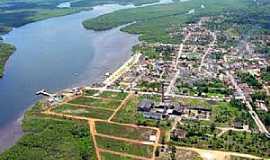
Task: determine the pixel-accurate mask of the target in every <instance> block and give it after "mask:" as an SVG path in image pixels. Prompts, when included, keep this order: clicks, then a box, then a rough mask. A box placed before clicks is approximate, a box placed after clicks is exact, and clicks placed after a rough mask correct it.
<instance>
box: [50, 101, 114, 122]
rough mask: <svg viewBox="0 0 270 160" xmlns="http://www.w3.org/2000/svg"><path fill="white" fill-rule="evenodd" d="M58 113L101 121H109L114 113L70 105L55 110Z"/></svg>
mask: <svg viewBox="0 0 270 160" xmlns="http://www.w3.org/2000/svg"><path fill="white" fill-rule="evenodd" d="M53 111H54V112H58V113H66V114H70V115H75V116H82V117H91V118H99V119H108V118H109V117H110V116H111V115H112V113H113V111H109V110H103V109H98V108H81V107H76V106H73V105H69V104H64V105H61V106H58V107H57V108H55V109H54V110H53Z"/></svg>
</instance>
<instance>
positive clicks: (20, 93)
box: [0, 0, 171, 153]
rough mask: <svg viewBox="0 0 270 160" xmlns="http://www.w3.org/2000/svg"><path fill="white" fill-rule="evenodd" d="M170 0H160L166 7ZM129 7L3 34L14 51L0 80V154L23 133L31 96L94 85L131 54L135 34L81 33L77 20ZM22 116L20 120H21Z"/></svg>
mask: <svg viewBox="0 0 270 160" xmlns="http://www.w3.org/2000/svg"><path fill="white" fill-rule="evenodd" d="M168 2H171V0H162V1H161V2H160V3H168ZM133 7H134V6H133V5H126V6H121V5H117V4H113V5H102V6H96V7H94V8H93V10H90V11H84V12H80V13H77V14H73V15H68V16H63V17H56V18H51V19H48V20H43V21H38V22H35V23H31V24H27V25H25V26H22V27H19V28H16V29H14V30H13V31H12V32H10V33H9V34H7V35H5V36H4V39H5V42H8V43H11V44H14V45H15V46H16V48H17V50H16V52H15V53H14V54H13V55H12V56H11V57H10V59H9V60H8V62H7V64H6V67H5V75H4V77H3V78H2V79H0V153H1V152H2V151H3V150H4V149H5V148H7V147H9V146H10V145H12V144H14V143H15V142H16V140H17V139H18V138H19V137H20V136H21V135H22V131H21V128H20V123H19V122H20V120H21V119H22V115H23V113H24V112H25V110H26V109H27V108H28V107H29V106H31V105H33V104H34V103H35V102H36V101H37V100H38V99H40V97H38V96H35V92H36V91H38V90H40V89H43V88H45V89H48V90H49V91H50V92H55V91H58V90H62V89H65V88H69V87H73V86H81V85H85V84H91V83H94V82H99V81H101V80H102V79H103V77H104V74H105V73H106V72H113V71H114V70H116V69H117V68H118V67H120V66H121V64H123V63H124V62H125V61H126V60H127V59H128V58H129V57H130V55H131V54H132V52H131V48H132V46H133V45H135V44H137V43H138V42H139V41H138V36H137V35H131V34H127V33H124V32H121V31H120V30H119V28H114V29H111V30H108V31H100V32H95V31H90V30H85V29H84V28H83V26H82V24H81V22H82V21H83V20H85V19H88V18H94V17H97V16H99V15H103V14H106V13H110V12H113V11H116V10H119V9H125V8H133ZM20 117H21V118H20Z"/></svg>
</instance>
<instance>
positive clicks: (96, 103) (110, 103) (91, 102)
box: [69, 97, 121, 109]
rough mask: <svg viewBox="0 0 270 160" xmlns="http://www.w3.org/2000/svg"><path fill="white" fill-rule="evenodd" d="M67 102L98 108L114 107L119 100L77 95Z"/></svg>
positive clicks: (117, 104)
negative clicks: (77, 96)
mask: <svg viewBox="0 0 270 160" xmlns="http://www.w3.org/2000/svg"><path fill="white" fill-rule="evenodd" d="M69 103H72V104H78V105H87V106H93V107H99V108H110V109H116V108H117V107H118V106H119V105H120V103H121V101H118V100H113V99H111V100H109V99H99V98H90V97H79V98H77V99H74V100H72V101H70V102H69Z"/></svg>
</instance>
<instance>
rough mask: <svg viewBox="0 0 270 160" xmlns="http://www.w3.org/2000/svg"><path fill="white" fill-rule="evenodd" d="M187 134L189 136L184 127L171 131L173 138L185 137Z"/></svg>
mask: <svg viewBox="0 0 270 160" xmlns="http://www.w3.org/2000/svg"><path fill="white" fill-rule="evenodd" d="M186 136H187V131H185V130H183V129H174V130H173V131H172V132H171V138H173V139H183V138H186Z"/></svg>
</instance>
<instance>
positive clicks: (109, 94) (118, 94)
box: [99, 91, 128, 100]
mask: <svg viewBox="0 0 270 160" xmlns="http://www.w3.org/2000/svg"><path fill="white" fill-rule="evenodd" d="M127 95H128V93H122V92H110V91H104V92H102V93H101V94H100V95H99V97H102V98H111V99H115V100H124V99H125V98H126V97H127Z"/></svg>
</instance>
